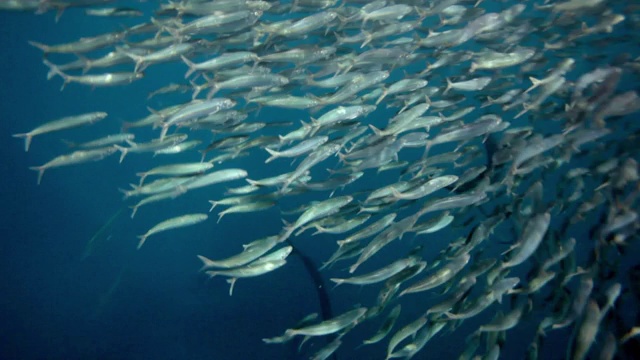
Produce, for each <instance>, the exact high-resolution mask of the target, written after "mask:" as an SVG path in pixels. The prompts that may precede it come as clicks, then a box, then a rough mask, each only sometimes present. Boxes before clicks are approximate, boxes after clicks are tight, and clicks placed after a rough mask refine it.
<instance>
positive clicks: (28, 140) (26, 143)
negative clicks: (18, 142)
mask: <svg viewBox="0 0 640 360" xmlns="http://www.w3.org/2000/svg"><path fill="white" fill-rule="evenodd" d="M12 136H13V137H15V138H24V151H25V152H27V151H29V146H31V139H32V138H33V136H32V135H31V134H29V133H24V134H13V135H12Z"/></svg>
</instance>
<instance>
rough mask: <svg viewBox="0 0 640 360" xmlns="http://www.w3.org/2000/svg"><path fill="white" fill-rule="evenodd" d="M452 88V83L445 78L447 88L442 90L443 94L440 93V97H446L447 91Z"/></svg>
mask: <svg viewBox="0 0 640 360" xmlns="http://www.w3.org/2000/svg"><path fill="white" fill-rule="evenodd" d="M452 86H453V83H452V82H451V79H449V78H447V87H446V88H445V89H444V92H443V93H442V95H447V93H448V92H449V90H451V87H452Z"/></svg>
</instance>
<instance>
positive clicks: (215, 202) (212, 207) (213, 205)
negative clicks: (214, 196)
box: [209, 200, 218, 212]
mask: <svg viewBox="0 0 640 360" xmlns="http://www.w3.org/2000/svg"><path fill="white" fill-rule="evenodd" d="M209 203H210V204H211V209H209V212H212V211H213V209H214V208H215V207H216V206H217V205H218V202H217V201H215V200H209Z"/></svg>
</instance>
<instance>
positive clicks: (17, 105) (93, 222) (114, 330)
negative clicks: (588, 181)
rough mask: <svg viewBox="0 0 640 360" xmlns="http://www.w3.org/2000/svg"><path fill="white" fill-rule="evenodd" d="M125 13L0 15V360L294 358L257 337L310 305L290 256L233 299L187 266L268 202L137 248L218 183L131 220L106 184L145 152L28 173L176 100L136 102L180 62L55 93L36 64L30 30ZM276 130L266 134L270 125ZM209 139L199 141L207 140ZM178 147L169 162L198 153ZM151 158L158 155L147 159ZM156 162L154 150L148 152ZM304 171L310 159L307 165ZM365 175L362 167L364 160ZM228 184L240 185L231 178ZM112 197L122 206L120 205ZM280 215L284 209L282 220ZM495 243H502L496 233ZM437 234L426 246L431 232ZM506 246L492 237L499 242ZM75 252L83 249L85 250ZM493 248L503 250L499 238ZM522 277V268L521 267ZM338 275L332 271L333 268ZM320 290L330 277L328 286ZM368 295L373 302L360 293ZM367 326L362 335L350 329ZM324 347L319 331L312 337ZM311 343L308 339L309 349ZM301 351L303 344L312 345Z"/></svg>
mask: <svg viewBox="0 0 640 360" xmlns="http://www.w3.org/2000/svg"><path fill="white" fill-rule="evenodd" d="M136 22H137V20H132V21H127V20H113V19H96V18H89V17H85V16H83V15H82V13H81V10H73V9H72V10H69V11H68V12H67V13H65V14H63V16H62V18H61V19H60V21H59V22H58V23H55V22H54V14H52V13H48V14H45V15H33V14H30V13H0V33H2V34H4V35H3V36H2V37H1V38H0V45H1V47H0V48H1V49H2V51H1V52H0V65H1V67H0V69H1V70H0V71H1V72H0V74H1V75H0V83H1V86H0V114H2V121H0V124H1V125H0V126H1V128H0V129H1V131H0V133H1V134H2V138H3V141H2V142H1V145H0V146H1V153H0V157H1V158H2V161H1V162H0V166H1V167H2V172H1V174H2V176H0V189H1V190H0V197H1V198H0V203H1V204H2V209H3V210H2V216H1V217H0V231H1V232H0V234H2V241H0V244H1V245H0V246H1V248H0V253H1V254H2V261H0V274H2V281H0V319H1V321H0V324H1V325H0V339H2V340H1V341H0V358H1V359H151V358H155V359H295V358H298V356H300V355H296V353H295V346H297V343H295V344H293V345H291V344H285V345H265V344H264V343H263V342H262V340H261V339H262V338H265V337H272V336H277V335H280V334H281V333H282V332H283V331H284V329H286V328H288V327H291V326H292V325H293V324H295V323H296V322H297V321H298V320H299V319H301V318H302V317H304V316H305V315H307V314H309V313H311V312H318V311H319V304H318V298H317V296H316V292H315V290H314V285H313V283H312V281H311V280H310V278H309V275H308V274H307V273H306V271H305V269H304V267H303V265H302V263H301V261H300V260H299V259H297V258H295V257H292V258H291V260H290V261H289V263H288V264H287V265H286V266H285V267H284V268H283V269H280V270H279V271H275V272H273V273H270V274H268V275H265V276H261V277H257V278H252V279H241V280H239V281H238V282H237V283H236V285H235V290H234V294H233V296H231V297H230V296H229V295H228V284H227V283H226V282H225V281H223V280H222V279H221V278H213V279H211V280H208V279H206V278H205V277H204V276H202V275H200V274H198V269H199V267H200V265H201V264H200V262H199V261H198V259H197V258H196V256H195V255H196V254H203V255H207V256H209V257H212V258H222V257H225V256H229V255H232V254H235V253H237V252H239V251H240V250H241V244H245V243H248V242H250V241H253V240H255V239H257V238H260V237H263V236H266V235H271V234H275V233H278V232H279V231H280V230H281V228H282V223H281V220H280V214H279V212H278V208H273V209H270V210H269V211H266V212H260V213H256V214H243V215H235V214H232V215H228V216H226V217H225V218H224V219H223V221H221V222H220V223H219V224H217V223H216V221H215V220H216V216H215V213H211V217H210V220H209V221H207V222H205V223H203V224H199V225H197V226H194V227H189V228H184V229H181V230H176V231H171V232H166V233H162V234H158V235H154V236H153V237H152V238H150V239H149V240H148V241H147V244H146V245H145V246H144V247H143V248H142V249H141V250H140V251H137V250H136V249H135V245H136V244H137V238H136V237H137V236H138V235H140V234H143V233H144V232H145V231H146V230H147V229H148V228H150V227H151V226H153V225H154V224H156V223H158V222H159V221H161V220H164V219H166V218H169V217H172V216H177V215H181V214H184V213H187V212H206V211H208V208H209V204H208V203H207V200H212V199H220V198H222V197H223V192H224V189H225V185H221V186H214V187H210V188H206V189H202V190H198V191H194V192H193V193H189V194H187V195H185V196H183V197H180V198H178V199H176V200H174V201H167V202H160V203H157V204H154V205H152V206H147V207H142V208H141V209H140V210H139V212H138V214H137V215H136V218H135V221H133V220H131V219H130V218H129V214H130V212H129V209H128V208H127V206H128V205H131V204H132V202H123V201H122V198H121V195H122V194H121V193H120V192H119V191H118V188H126V187H127V186H128V184H129V183H135V182H137V177H135V176H134V174H135V173H136V172H139V171H143V170H145V169H147V168H149V164H150V162H151V161H152V159H151V156H150V155H147V154H142V155H138V154H131V155H128V156H127V157H126V159H125V160H124V162H123V163H122V164H119V163H118V159H117V156H112V157H110V158H108V159H106V160H104V161H101V162H97V163H89V164H84V165H81V166H74V167H67V168H63V169H52V170H49V171H47V172H46V173H45V175H44V177H43V181H42V184H41V185H40V186H37V185H36V173H35V172H34V171H31V170H29V168H28V167H29V166H35V165H40V164H42V163H44V162H46V161H48V160H50V159H51V158H52V157H54V156H56V155H57V154H61V153H64V152H65V151H67V145H65V143H63V142H62V141H60V139H61V138H63V139H67V140H71V141H83V140H87V139H93V138H96V137H99V136H100V135H103V134H108V133H115V132H118V131H119V129H120V126H121V124H122V122H123V121H132V120H136V119H138V118H141V117H143V116H146V115H147V114H148V110H147V109H146V106H147V105H149V106H150V107H152V108H154V107H155V108H162V107H164V106H167V105H170V104H172V103H174V102H176V101H178V100H176V99H184V98H180V97H172V96H165V97H158V98H156V99H154V100H152V101H151V102H149V103H147V101H146V96H147V94H148V93H149V92H151V91H153V90H155V89H157V88H159V87H161V86H164V85H166V84H167V83H169V82H171V81H179V80H180V79H182V77H183V74H184V71H185V70H186V68H185V66H184V64H181V63H175V64H162V65H158V66H151V67H150V68H149V69H148V70H147V71H146V77H145V79H143V80H142V81H139V82H135V83H133V84H131V85H128V86H126V87H114V88H98V89H95V90H91V89H90V88H87V87H85V86H81V85H77V84H69V85H68V86H67V87H66V88H65V89H64V91H60V89H59V88H60V85H61V79H60V78H55V79H52V80H50V81H47V80H46V73H47V68H46V67H45V66H44V65H43V64H42V62H41V60H42V54H41V51H40V50H38V49H36V48H34V47H31V46H30V45H29V44H28V43H27V40H36V41H39V42H42V43H46V44H56V43H61V42H66V41H71V40H75V39H77V38H78V37H81V36H91V35H97V34H100V33H103V32H107V31H113V30H115V29H117V28H118V24H119V23H123V24H128V25H131V24H134V23H136ZM91 111H106V112H108V113H109V114H110V115H109V117H108V119H107V120H105V121H103V122H100V123H98V124H96V125H94V126H89V127H82V128H78V129H74V130H71V131H68V132H63V133H58V134H53V135H43V136H38V137H36V138H34V140H33V143H32V144H31V149H30V151H29V152H24V151H23V142H22V141H21V140H19V139H13V138H11V137H10V134H15V133H21V132H25V131H27V130H28V129H31V128H33V127H35V126H37V125H39V124H41V123H43V122H46V121H50V120H53V119H57V118H59V117H63V116H67V115H71V114H80V113H83V112H91ZM304 114H305V112H303V111H283V110H282V109H278V110H274V109H263V110H262V111H261V113H260V117H261V118H264V119H272V120H287V121H295V122H297V121H298V120H300V119H302V118H304V117H303V115H304ZM388 114H390V112H389V113H385V111H384V110H381V111H379V112H377V113H376V116H379V117H380V118H375V119H370V121H372V122H373V123H376V122H381V123H384V121H385V119H384V117H385V116H386V115H388ZM273 133H275V134H277V133H278V131H275V132H273ZM136 134H137V135H138V134H139V136H140V138H139V139H138V138H137V139H136V140H143V139H144V137H145V136H147V137H148V138H149V139H150V137H151V136H153V135H155V134H153V133H150V132H149V131H148V130H147V129H145V130H144V131H140V132H137V133H136ZM205 141H206V140H205ZM252 153H253V154H254V155H252V156H251V157H249V158H241V159H237V160H234V161H232V162H230V163H229V164H228V165H225V167H240V168H244V169H247V171H249V174H250V177H251V178H256V179H258V178H262V177H266V176H269V175H273V174H278V173H282V172H285V171H288V169H289V167H288V163H287V161H286V160H281V161H280V162H279V161H275V162H273V163H271V164H270V165H269V166H264V164H263V161H264V159H266V157H267V154H266V152H265V153H264V154H261V155H260V156H255V154H256V153H258V152H257V151H254V152H252ZM198 159H199V154H197V153H189V154H186V155H180V156H177V157H171V158H170V159H165V161H166V162H168V161H169V160H172V161H176V162H178V161H197V160H198ZM153 161H154V162H153V163H152V164H153V165H156V164H158V163H159V162H158V160H157V159H154V160H153ZM160 161H162V160H160ZM314 171H315V170H314ZM370 172H371V171H370ZM368 176H369V177H370V178H369V179H367V180H366V181H363V182H362V183H361V184H358V185H357V186H355V187H351V188H349V191H357V190H363V189H368V188H374V187H376V185H379V184H384V183H387V182H389V181H390V180H389V179H393V177H394V175H390V174H384V173H383V174H382V175H375V174H369V173H368ZM233 185H237V186H240V185H243V183H241V182H235V183H233ZM323 196H324V195H323V194H322V193H319V194H312V195H310V196H307V197H299V198H298V197H294V198H288V199H285V200H283V201H282V202H281V203H280V204H279V208H281V209H291V208H294V207H297V206H299V205H301V204H302V201H303V200H305V201H308V200H310V199H320V198H322V197H323ZM123 207H124V211H122V209H123ZM118 212H121V213H120V215H119V216H117V217H116V218H115V220H114V222H113V226H111V227H109V228H108V229H107V230H106V231H105V233H104V234H102V235H101V236H99V237H98V238H97V239H96V241H95V242H94V243H93V245H92V246H91V247H90V250H87V246H88V242H89V239H91V238H92V236H94V234H96V232H97V231H98V230H99V229H100V228H101V227H102V226H103V224H104V223H105V222H106V221H107V220H108V219H109V218H111V217H112V216H113V215H114V214H116V213H118ZM289 219H291V217H289ZM464 234H466V233H464V232H462V231H458V232H456V230H455V229H454V230H451V231H450V232H448V233H447V234H446V235H439V236H438V237H434V238H433V239H429V240H428V245H427V246H433V254H436V253H437V252H438V251H440V249H442V248H443V247H444V246H445V245H446V244H447V243H448V242H449V241H451V240H455V239H456V238H458V237H459V236H463V235H464ZM501 236H502V237H505V238H504V239H503V238H501V239H500V240H502V241H505V242H508V241H510V240H511V239H509V238H508V235H501ZM402 241H403V243H402V244H394V246H395V247H392V248H390V249H388V253H387V255H388V257H387V258H384V257H379V258H375V259H372V260H371V261H370V263H369V262H368V263H367V264H366V266H363V269H364V268H365V267H366V269H375V268H376V267H377V266H381V265H384V264H386V263H388V260H389V259H396V258H397V257H398V256H401V254H403V253H404V252H405V251H406V249H407V248H408V245H407V244H412V243H411V242H412V241H413V242H417V240H415V239H412V238H411V237H409V238H405V239H403V240H402ZM431 241H433V242H434V244H431V243H430V242H431ZM328 243H331V245H333V237H329V236H324V235H319V236H314V237H312V236H310V233H305V234H304V235H303V236H302V237H300V238H296V239H295V244H296V245H297V246H298V247H299V248H300V250H301V251H302V252H304V253H306V254H310V256H311V257H312V259H313V260H314V261H315V262H316V263H318V264H320V263H321V261H323V260H324V259H327V258H328V257H329V256H330V254H331V253H332V250H333V246H331V247H328V246H326V245H327V244H328ZM502 250H504V249H502ZM86 251H90V253H89V255H88V256H86V257H83V254H85V252H86ZM496 251H497V253H499V252H500V251H498V250H496ZM340 270H342V268H341V267H340V266H337V267H335V268H334V269H332V270H330V271H328V272H326V273H323V275H324V277H325V280H326V281H328V278H329V277H331V276H332V275H335V274H338V273H340ZM518 272H519V273H522V274H524V273H525V272H524V271H522V270H518ZM342 274H344V273H342ZM330 286H332V285H330ZM329 295H330V297H331V300H332V307H333V311H334V314H339V313H342V312H344V311H347V310H349V309H351V308H352V307H353V305H354V304H357V303H359V302H361V301H362V299H372V300H374V299H375V297H376V295H377V288H367V287H363V288H359V287H348V286H341V287H339V288H337V289H335V290H331V291H330V292H329ZM432 299H433V297H432V295H429V294H426V295H424V296H422V295H421V296H416V297H415V300H411V301H405V302H403V307H404V308H403V313H402V316H401V318H400V320H401V323H403V324H404V323H406V322H408V321H409V320H411V319H413V318H415V317H416V316H418V314H421V313H422V312H423V311H424V308H425V305H424V304H425V303H428V302H430V301H431V300H432ZM363 305H365V306H366V305H369V304H363ZM535 316H536V314H535V313H534V314H533V315H532V316H530V317H529V318H527V319H525V320H523V321H525V322H527V321H529V322H531V324H532V326H529V327H527V326H522V327H519V328H518V329H516V330H513V331H510V332H509V335H508V340H509V341H507V343H506V344H505V347H504V348H503V349H502V356H503V357H504V358H512V359H516V358H519V357H520V356H522V352H523V348H524V347H526V346H527V345H528V343H529V342H530V339H531V337H532V331H533V329H535ZM491 317H492V313H491V311H488V312H487V313H484V314H483V315H482V316H480V317H478V318H474V319H472V320H470V321H468V322H466V323H465V324H464V325H463V326H462V327H461V328H460V329H458V330H457V332H456V335H455V336H452V335H451V334H447V336H439V337H437V338H436V339H434V340H432V343H430V344H429V345H428V349H426V350H424V351H423V352H421V353H420V357H419V358H421V359H422V358H425V359H426V358H434V359H449V358H454V357H456V356H457V354H458V353H459V352H460V351H461V350H462V348H463V344H464V342H465V337H466V336H467V335H468V334H469V333H470V332H471V331H472V330H473V329H475V328H476V327H477V326H479V325H480V324H482V323H483V322H486V321H488V320H489V319H490V318H491ZM379 323H380V321H379V320H376V321H374V322H370V323H368V324H367V325H366V326H367V327H366V328H364V329H360V334H361V335H359V336H355V337H346V338H345V339H344V342H345V343H344V344H343V346H342V348H341V350H340V351H339V353H338V355H339V358H340V359H372V358H379V357H380V356H381V354H384V352H385V350H386V342H382V343H380V344H378V345H376V346H372V347H365V348H362V349H358V350H351V349H354V348H355V347H356V346H357V345H358V344H359V343H360V341H361V340H362V337H363V336H368V334H370V333H371V332H373V331H375V330H376V329H377V327H378V325H379ZM362 334H364V335H362ZM569 335H570V329H565V330H562V331H556V332H554V333H553V336H551V337H548V338H547V339H546V340H545V347H544V349H543V350H542V354H543V356H544V358H547V359H556V358H563V357H564V352H563V351H561V352H558V351H554V350H553V349H554V348H555V346H562V348H564V345H565V344H566V341H567V340H568V338H569ZM321 345H322V341H318V342H317V343H316V344H314V345H313V346H314V347H315V348H317V347H319V346H321ZM312 348H313V347H312ZM311 352H312V351H309V353H311Z"/></svg>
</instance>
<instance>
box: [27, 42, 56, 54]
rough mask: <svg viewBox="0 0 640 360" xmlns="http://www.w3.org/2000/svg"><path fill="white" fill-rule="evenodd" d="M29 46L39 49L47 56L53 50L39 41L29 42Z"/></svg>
mask: <svg viewBox="0 0 640 360" xmlns="http://www.w3.org/2000/svg"><path fill="white" fill-rule="evenodd" d="M29 45H31V46H33V47H37V48H38V49H40V50H42V51H43V52H44V53H45V54H46V53H48V52H49V51H50V50H51V47H49V45H45V44H43V43H39V42H37V41H29Z"/></svg>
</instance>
